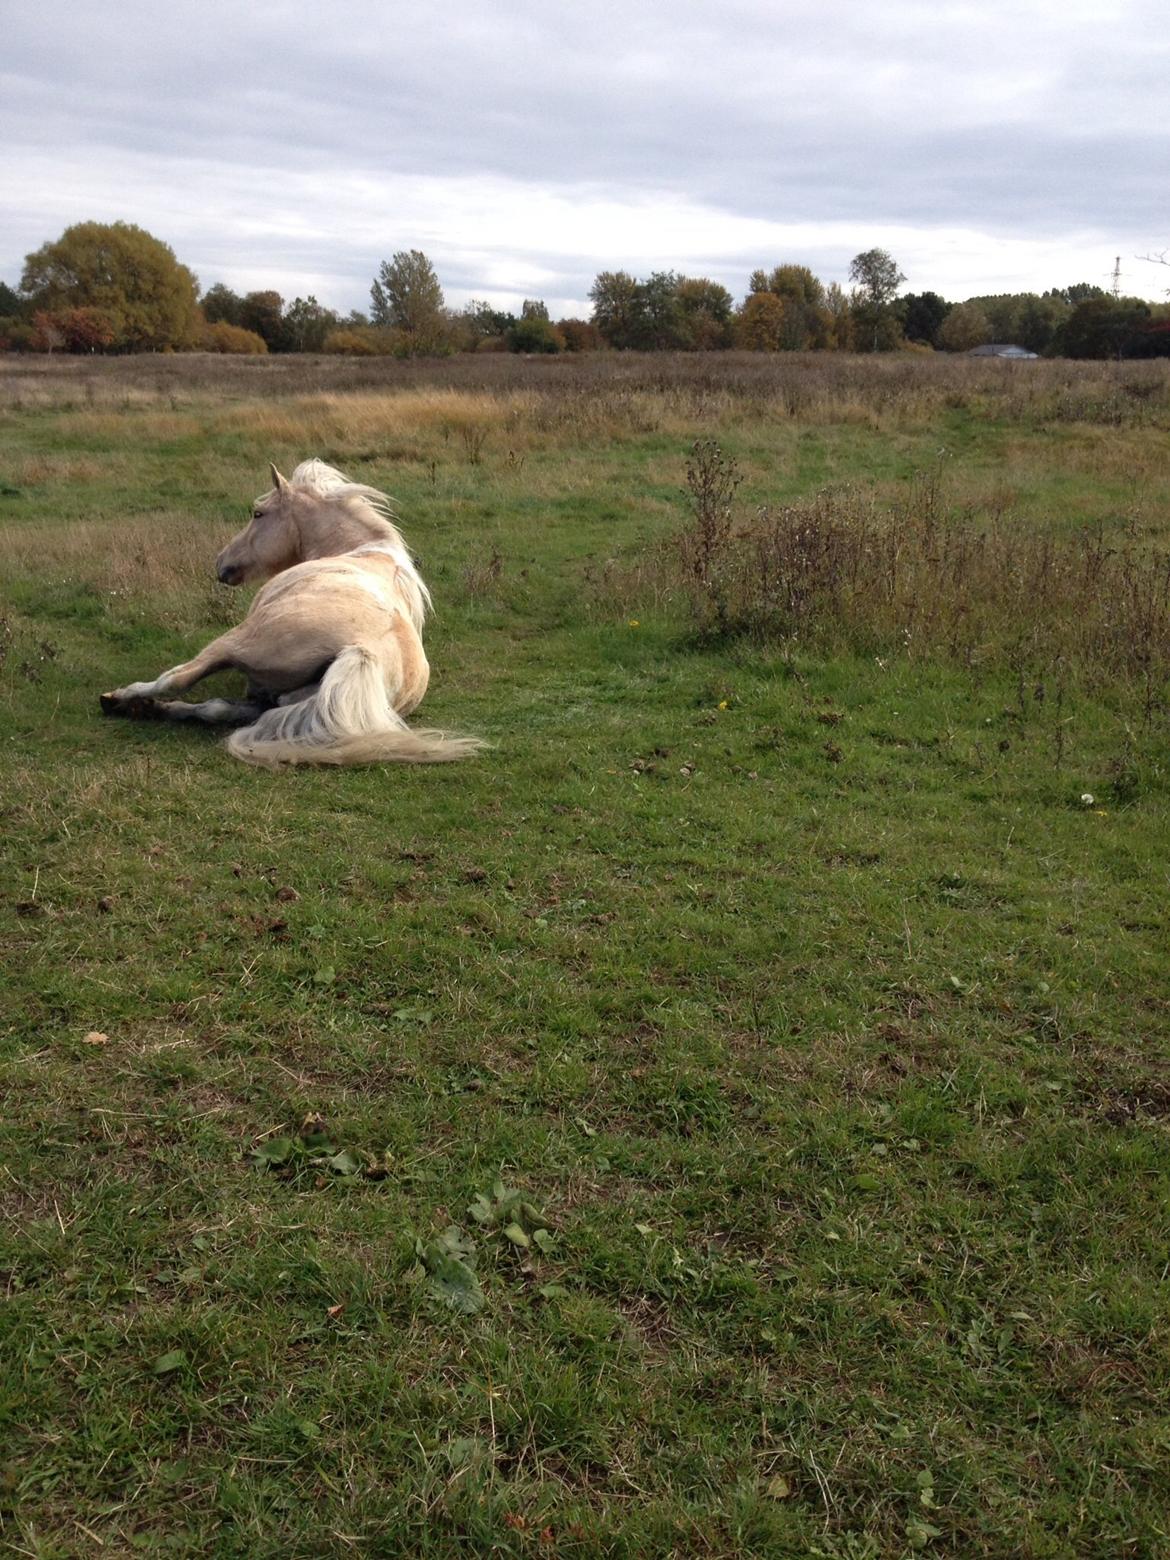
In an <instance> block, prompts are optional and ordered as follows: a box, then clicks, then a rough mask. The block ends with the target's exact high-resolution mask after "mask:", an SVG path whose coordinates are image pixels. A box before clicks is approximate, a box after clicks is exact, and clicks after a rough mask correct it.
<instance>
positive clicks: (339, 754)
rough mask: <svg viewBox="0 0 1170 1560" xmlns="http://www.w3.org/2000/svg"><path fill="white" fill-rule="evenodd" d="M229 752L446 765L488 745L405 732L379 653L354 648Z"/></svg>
mask: <svg viewBox="0 0 1170 1560" xmlns="http://www.w3.org/2000/svg"><path fill="white" fill-rule="evenodd" d="M298 469H299V468H298ZM326 469H328V468H326ZM227 746H228V751H229V752H230V753H232V754H233V755H234V756H235V757H236V758H242V759H244V760H245V762H247V763H250V764H267V765H271V766H275V765H278V764H374V763H386V762H397V763H403V764H443V763H450V762H451V761H453V760H454V759H459V758H470V757H471V755H472V754H473V753H477V752H479V750H480V749H481V748H482V747H483V746H484V743H483V742H482V741H480V739H479V738H478V737H451V736H448V735H447V733H446V732H443V731H428V730H426V729H419V728H417V727H412V726H408V725H407V724H406V722H405V721H404V720H403V719H402V716H401V715H399V714H398V712H397V711H396V710H395V709H394V706H393V705H392V704H391V702H390V699H389V697H388V696H387V692H386V681H385V673H384V670H383V667H382V663H381V661H380V660H379V658H378V656H377V654H376V653H375V652H374V651H373V650H369V649H366V648H365V647H364V646H362V645H349V646H347V647H346V649H344V650H343V651H342V652H341V653H340V655H338V656H337V658H336V659H335V660H334V661H333V662H332V664H331V665H330V667H329V669H328V670H327V671H326V673H325V675H324V677H322V679H321V685H320V687H319V688H318V689H317V691H316V693H314V694H311V695H310V696H309V697H308V698H307V699H301V700H299V701H298V702H297V703H296V704H287V705H283V706H281V707H279V708H277V709H271V710H265V712H264V714H263V715H261V716H260V718H259V720H257V721H255V722H254V723H253V724H252V725H251V726H243V727H241V728H240V730H239V731H234V732H233V733H232V734H231V736H230V737H229V738H228V741H227Z"/></svg>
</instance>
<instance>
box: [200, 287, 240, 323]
mask: <svg viewBox="0 0 1170 1560" xmlns="http://www.w3.org/2000/svg"><path fill="white" fill-rule="evenodd" d="M199 307H200V308H201V309H202V310H203V318H204V319H205V320H206V321H207V323H208V324H209V325H219V324H220V323H223V324H225V325H239V323H240V319H241V316H242V314H243V308H244V300H243V299H242V298H241V297H240V295H239V293H235V292H233V291H232V290H231V288H230V287H227V286H225V285H224V283H223V282H216V284H215V285H214V287H209V288H208V289H207V291H206V292H205V293H204V294H203V297H202V298H201V299H200V300H199Z"/></svg>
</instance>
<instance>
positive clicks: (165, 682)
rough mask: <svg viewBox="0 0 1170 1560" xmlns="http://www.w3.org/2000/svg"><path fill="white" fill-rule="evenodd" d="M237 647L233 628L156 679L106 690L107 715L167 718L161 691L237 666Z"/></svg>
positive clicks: (176, 690)
mask: <svg viewBox="0 0 1170 1560" xmlns="http://www.w3.org/2000/svg"><path fill="white" fill-rule="evenodd" d="M235 650H236V632H235V631H234V630H233V631H232V632H230V633H227V634H223V635H221V636H220V638H219V639H213V640H212V642H211V643H210V644H209V645H207V646H206V647H205V648H204V649H202V650H200V652H199V654H198V655H197V656H194V657H193V658H192V659H191V660H190V661H184V662H182V664H181V665H179V666H172V667H171V669H170V670H169V671H167V672H163V673H162V675H161V676H159V677H156V678H155V679H154V681H153V682H136V683H128V684H127V685H126V687H125V688H115V689H114V691H113V692H112V693H103V694H102V698H101V704H102V709H103V711H104V712H105V713H106V714H107V715H129V716H131V717H137V718H138V719H140V720H152V719H165V718H166V710H165V707H164V706H162V705H160V704H159V703H158V696H159V694H160V693H183V692H184V691H185V690H186V689H187V688H190V687H192V686H193V685H194V684H195V683H197V682H199V681H200V679H201V678H203V677H209V676H210V675H211V673H212V672H218V671H222V670H223V669H224V668H225V667H229V666H234V665H236V657H235ZM209 702H212V703H214V702H216V701H214V700H212V701H209ZM222 702H226V701H222ZM180 718H182V717H180Z"/></svg>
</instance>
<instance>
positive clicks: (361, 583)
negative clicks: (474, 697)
mask: <svg viewBox="0 0 1170 1560" xmlns="http://www.w3.org/2000/svg"><path fill="white" fill-rule="evenodd" d="M272 480H273V482H274V483H275V486H274V487H273V489H272V491H271V492H270V493H266V494H264V496H263V497H262V498H258V499H257V500H256V504H255V507H254V508H253V510H252V519H251V521H250V523H249V524H248V525H247V527H246V528H245V529H244V530H243V531H241V532H240V534H239V535H238V536H237V537H235V539H234V540H233V541H230V542H229V543H228V544H227V546H226V547H225V548H224V550H223V551H222V552H221V553H220V555H219V557H218V558H217V559H216V564H215V566H216V572H217V573H218V575H219V578H220V579H221V580H222V581H223V583H224V584H225V585H243V584H245V583H246V582H249V581H252V580H267V581H268V583H267V584H266V585H264V586H263V587H262V588H261V589H260V590H259V592H258V593H257V595H256V599H255V600H254V601H253V602H252V605H251V608H250V609H249V611H248V614H247V616H246V617H245V618H244V621H243V622H242V623H241V624H239V626H238V627H236V628H233V629H230V630H229V631H228V632H227V633H226V634H222V635H221V636H220V637H219V638H218V639H214V640H212V642H211V644H209V645H208V646H207V647H206V649H204V650H201V651H200V652H199V654H198V655H197V656H195V658H194V659H193V660H191V661H184V662H183V664H182V665H181V666H173V667H172V668H171V670H170V671H169V672H163V674H162V676H161V677H156V678H155V679H154V681H153V682H139V683H131V684H130V685H129V686H128V687H126V688H119V689H117V690H116V691H115V692H113V693H103V694H102V700H101V702H102V709H103V710H104V711H105V712H106V714H107V715H129V716H132V717H135V718H137V719H153V720H194V721H202V722H205V723H207V724H211V725H233V726H238V727H239V728H240V729H239V730H237V731H233V732H232V734H231V736H230V737H229V738H228V743H227V745H228V749H229V751H230V752H232V753H234V754H235V756H236V757H237V758H242V759H246V760H247V761H248V762H249V763H253V764H365V763H377V762H380V761H385V760H397V761H398V762H401V763H413V764H433V763H441V762H443V761H444V760H448V759H455V758H466V757H467V756H468V755H469V754H471V753H474V752H476V751H477V749H479V748H480V747H482V746H483V744H482V743H481V742H480V741H479V740H478V738H475V737H451V736H447V735H446V734H445V733H444V732H441V731H423V730H418V729H414V728H411V727H409V726H407V724H406V722H405V721H404V720H403V716H404V715H409V714H410V712H411V710H413V709H414V708H415V707H416V705H417V704H418V703H419V701H420V700H421V698H422V696H423V694H424V693H425V692H426V687H427V680H428V678H429V677H430V668H429V667H428V665H427V658H426V656H425V655H424V654H423V647H422V639H421V637H420V635H421V632H422V626H423V619H424V618H425V616H426V611H427V608H428V607H429V606H430V601H431V597H430V592H429V591H428V590H427V588H426V586H425V585H424V584H423V582H422V580H421V579H420V578H419V574H418V571H417V569H416V568H415V566H414V563H413V560H412V559H411V556H410V554H409V553H408V552H407V550H406V546H405V543H404V542H403V540H402V536H401V533H400V532H399V530H398V528H397V526H396V525H395V524H394V523H393V521H392V519H391V518H390V517H391V514H392V510H391V505H390V500H389V499H388V498H387V497H386V495H385V494H384V493H379V492H378V491H377V489H376V488H371V487H363V486H362V485H361V484H359V483H357V482H350V481H348V480H347V478H345V477H343V476H342V475H341V473H340V472H339V471H334V469H333V467H332V466H326V465H325V463H324V462H323V461H319V460H307V461H303V462H302V463H301V465H299V466H298V467H297V469H296V470H295V471H294V472H293V474H292V480H291V481H286V480H285V478H284V477H282V476H281V474H280V472H279V471H277V469H276V467H275V466H273V467H272ZM231 668H234V669H236V670H237V671H241V672H243V673H244V675H245V677H246V678H247V680H248V691H247V697H246V698H244V699H242V700H234V699H207V700H205V701H204V702H203V703H201V704H193V703H188V702H186V701H185V700H183V699H163V698H162V697H160V696H161V695H163V694H172V693H182V692H184V691H185V690H186V689H188V688H190V687H192V686H193V684H195V683H197V682H198V681H199V680H200V678H201V677H207V676H208V675H209V674H210V673H212V672H220V671H226V670H229V669H231Z"/></svg>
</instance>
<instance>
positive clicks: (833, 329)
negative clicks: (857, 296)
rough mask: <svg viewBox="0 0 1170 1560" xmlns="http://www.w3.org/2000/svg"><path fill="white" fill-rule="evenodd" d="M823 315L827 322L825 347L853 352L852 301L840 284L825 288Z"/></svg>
mask: <svg viewBox="0 0 1170 1560" xmlns="http://www.w3.org/2000/svg"><path fill="white" fill-rule="evenodd" d="M825 314H826V316H827V318H828V321H829V338H828V341H827V342H826V345H827V346H830V347H832V348H834V350H835V351H837V352H852V351H853V324H854V322H853V300H852V299H851V298H850V296H849V294H848V293H847V292H846V291H845V289H844V287H842V286H841V283H840V282H830V283H829V285H828V286H827V287H826V288H825Z"/></svg>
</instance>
